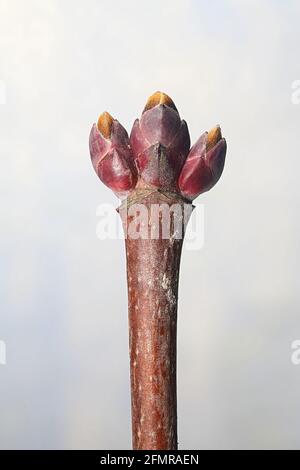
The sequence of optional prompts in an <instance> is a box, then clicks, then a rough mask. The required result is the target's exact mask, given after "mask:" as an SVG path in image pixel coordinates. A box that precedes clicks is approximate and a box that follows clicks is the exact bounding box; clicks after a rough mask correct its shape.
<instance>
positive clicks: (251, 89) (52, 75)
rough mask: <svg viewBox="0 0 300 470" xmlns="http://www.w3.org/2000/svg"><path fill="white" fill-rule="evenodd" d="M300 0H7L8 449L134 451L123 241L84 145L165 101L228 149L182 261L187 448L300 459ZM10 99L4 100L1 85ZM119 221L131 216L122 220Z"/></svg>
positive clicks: (0, 267) (0, 188)
mask: <svg viewBox="0 0 300 470" xmlns="http://www.w3.org/2000/svg"><path fill="white" fill-rule="evenodd" d="M299 15H300V4H299V1H296V0H295V1H293V0H289V1H287V2H280V1H277V0H272V1H271V0H270V1H268V0H263V1H262V0H251V1H250V0H243V1H240V0H239V1H237V0H225V1H222V2H219V1H210V2H206V1H196V0H194V1H192V0H164V1H163V2H161V1H158V0H151V2H150V1H135V0H134V1H133V0H127V1H121V0H119V1H113V2H109V1H108V0H106V1H99V0H97V1H96V0H86V1H84V2H82V1H79V0H72V1H71V0H43V1H41V0H39V1H38V0H36V1H34V0H26V2H25V1H21V0H19V1H17V0H0V80H1V90H2V92H1V93H2V95H3V94H5V96H2V97H1V99H0V156H1V171H0V194H1V199H0V200H1V206H0V208H1V218H0V224H1V227H0V230H1V232H0V233H1V246H0V251H1V253H0V256H1V264H0V339H1V340H2V341H5V343H6V354H7V364H6V365H0V389H1V395H0V416H1V421H0V447H1V448H9V449H16V448H23V449H27V448H28V449H38V448H45V449H48V448H49V449H50V448H63V449H65V448H72V449H76V448H99V449H103V448H107V449H113V448H123V449H124V448H130V445H131V438H130V395H129V361H128V338H127V307H126V306H127V295H126V280H125V258H124V246H123V242H122V241H120V240H105V241H100V240H99V239H98V238H97V237H96V226H97V217H96V209H97V206H98V205H99V204H100V203H112V204H114V205H115V206H116V207H117V205H118V201H117V199H116V198H115V196H114V195H113V194H112V193H111V192H110V191H109V190H108V189H107V188H106V187H105V186H103V185H102V184H101V183H100V181H99V180H98V179H97V177H96V175H95V173H94V171H93V168H92V166H91V163H90V159H89V150H88V135H89V131H90V127H91V125H92V123H93V122H94V121H95V120H96V119H97V117H98V115H99V113H100V112H102V111H104V110H108V111H109V112H110V113H111V114H112V115H113V116H114V117H116V118H117V119H119V120H120V122H121V123H122V124H123V125H124V126H125V127H126V128H127V129H128V130H130V127H131V125H132V123H133V120H134V119H135V118H136V117H137V116H139V114H140V113H141V111H142V109H143V106H144V104H145V101H146V99H147V97H148V96H149V95H150V94H152V93H153V92H154V91H156V90H162V91H165V92H166V93H168V94H169V95H170V96H171V97H172V98H173V99H174V101H175V103H176V105H177V107H178V109H179V111H180V113H181V116H182V118H184V119H186V120H187V122H188V124H189V129H190V133H191V138H192V141H195V139H196V138H197V137H198V136H199V135H200V133H202V132H203V131H204V130H207V129H209V128H210V127H212V126H213V125H215V124H216V123H220V124H221V126H222V131H223V134H224V135H225V137H226V139H227V143H228V153H227V161H226V166H225V170H224V173H223V176H222V178H221V180H220V181H219V183H218V184H217V186H216V187H215V188H214V189H213V190H212V191H211V192H209V193H206V194H204V195H203V196H202V197H200V198H198V200H197V203H202V204H204V208H205V227H204V228H205V242H204V246H203V248H202V249H201V250H199V251H187V250H185V251H184V252H183V258H182V269H181V277H180V292H179V296H180V301H179V324H178V330H179V331H178V333H179V338H178V401H179V403H178V412H179V421H178V424H179V446H180V448H182V449H191V448H196V449H199V448H297V447H299V437H300V436H299V422H300V407H299V387H300V365H299V366H296V365H293V364H292V362H291V354H292V349H291V343H292V341H294V340H296V339H300V320H299V307H300V289H299V254H300V253H299V229H300V222H299V196H300V189H299V181H298V180H299V170H300V155H299V149H300V142H299V124H300V104H298V105H297V104H293V103H292V92H293V90H292V83H293V82H294V81H295V80H297V79H300V65H299V43H300V29H299ZM3 90H4V91H3ZM116 217H118V215H117V214H116Z"/></svg>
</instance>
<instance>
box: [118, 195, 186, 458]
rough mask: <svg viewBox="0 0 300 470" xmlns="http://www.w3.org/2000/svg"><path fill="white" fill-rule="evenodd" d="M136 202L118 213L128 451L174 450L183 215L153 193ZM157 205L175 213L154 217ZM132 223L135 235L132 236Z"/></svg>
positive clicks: (181, 208)
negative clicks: (124, 284)
mask: <svg viewBox="0 0 300 470" xmlns="http://www.w3.org/2000/svg"><path fill="white" fill-rule="evenodd" d="M138 204H139V205H138V209H139V210H138V211H136V210H132V206H130V207H128V206H127V207H126V208H122V207H121V208H120V210H119V213H120V215H121V218H122V221H123V225H124V230H125V234H126V255H127V280H128V310H129V312H128V313H129V348H130V375H131V404H132V441H133V448H134V449H143V450H146V449H147V450H174V449H177V400H176V334H177V298H178V281H179V267H180V258H181V249H182V242H183V236H184V224H185V223H186V222H187V217H186V214H185V215H184V206H185V204H183V201H182V200H180V199H178V198H176V197H173V196H171V197H166V196H165V195H164V194H162V193H161V192H159V191H154V192H153V193H150V194H146V195H142V196H140V197H139V198H138ZM161 204H163V206H164V209H165V208H166V207H167V208H169V209H170V208H171V207H172V206H173V205H174V204H175V205H176V207H177V208H176V214H174V212H172V211H171V213H170V219H167V221H166V220H163V215H162V214H161V213H160V214H159V218H158V219H157V217H156V213H155V215H154V212H155V211H152V209H153V208H155V207H156V209H157V207H158V206H160V205H161ZM141 205H142V206H143V208H144V209H143V210H145V212H144V213H143V218H141V213H140V212H141ZM178 207H179V211H178ZM189 207H190V208H191V205H189ZM180 211H181V215H180ZM137 212H138V213H137ZM190 212H191V211H190ZM145 214H147V220H145ZM188 216H189V214H188ZM137 219H138V220H137ZM157 223H158V227H159V231H158V232H157V231H156V230H157ZM168 223H169V224H170V229H171V230H170V236H169V237H166V236H165V233H163V231H164V228H163V226H164V225H166V224H168ZM132 224H136V225H135V227H138V230H140V234H141V237H139V238H137V237H136V232H135V231H134V230H132ZM180 226H181V230H182V234H181V236H180V233H179V232H180ZM153 229H154V230H153ZM145 230H146V232H147V234H148V237H147V238H146V237H145ZM134 233H135V235H134ZM154 234H156V236H155V238H153V236H154Z"/></svg>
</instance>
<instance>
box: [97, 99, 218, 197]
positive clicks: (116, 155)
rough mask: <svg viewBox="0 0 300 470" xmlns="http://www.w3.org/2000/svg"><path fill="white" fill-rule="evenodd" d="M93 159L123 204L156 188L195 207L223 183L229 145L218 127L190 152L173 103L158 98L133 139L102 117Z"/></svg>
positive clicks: (152, 101)
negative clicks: (139, 191) (200, 198)
mask: <svg viewBox="0 0 300 470" xmlns="http://www.w3.org/2000/svg"><path fill="white" fill-rule="evenodd" d="M90 154H91V158H92V163H93V166H94V168H95V171H96V173H97V175H98V176H99V178H100V179H101V181H102V182H103V183H104V184H106V185H107V186H108V187H109V188H111V189H112V190H113V191H114V192H115V193H116V194H117V195H118V196H119V197H120V198H124V197H127V196H128V195H129V193H130V192H131V191H132V190H133V189H134V188H158V189H160V190H163V191H170V192H175V193H178V194H180V195H181V196H182V197H184V198H185V199H188V200H190V201H192V200H193V199H195V198H196V197H197V196H199V194H201V193H203V192H205V191H208V190H209V189H211V188H212V187H213V186H214V185H215V184H216V182H217V181H218V179H219V178H220V176H221V174H222V171H223V168H224V162H225V155H226V141H225V139H224V138H223V137H222V134H221V129H220V127H219V126H216V127H214V128H213V129H212V130H211V131H209V132H205V133H204V134H202V135H201V136H200V138H199V139H198V140H197V141H196V143H195V144H194V145H193V146H192V147H191V148H190V136H189V131H188V127H187V124H186V122H185V121H184V120H181V118H180V115H179V113H178V111H177V108H176V106H175V104H174V103H173V101H172V100H171V98H170V97H169V96H167V95H166V94H165V93H161V92H156V93H154V94H153V95H152V96H151V97H150V98H149V99H148V101H147V103H146V106H145V108H144V111H143V113H142V116H141V118H140V119H136V121H135V122H134V124H133V127H132V130H131V134H130V137H129V136H128V134H127V132H126V130H125V129H124V127H123V126H122V125H121V124H120V123H119V122H118V121H117V120H116V119H114V118H113V117H112V116H111V115H110V114H109V113H107V112H105V113H103V114H101V116H100V117H99V119H98V123H97V124H94V125H93V127H92V130H91V133H90Z"/></svg>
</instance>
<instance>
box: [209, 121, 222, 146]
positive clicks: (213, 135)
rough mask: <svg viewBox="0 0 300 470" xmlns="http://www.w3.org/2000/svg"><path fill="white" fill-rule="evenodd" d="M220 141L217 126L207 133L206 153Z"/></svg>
mask: <svg viewBox="0 0 300 470" xmlns="http://www.w3.org/2000/svg"><path fill="white" fill-rule="evenodd" d="M221 139H222V132H221V128H220V126H219V125H217V126H215V127H213V128H212V129H211V130H210V131H209V132H208V133H207V140H206V151H207V152H208V151H209V150H211V149H212V148H213V147H214V146H215V145H216V144H217V143H218V142H219V140H221Z"/></svg>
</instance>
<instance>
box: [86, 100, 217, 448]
mask: <svg viewBox="0 0 300 470" xmlns="http://www.w3.org/2000/svg"><path fill="white" fill-rule="evenodd" d="M189 147H190V139H189V133H188V129H187V125H186V123H185V121H181V119H180V117H179V114H178V111H177V109H176V107H175V105H174V103H173V101H172V100H171V99H170V98H169V97H168V96H167V95H165V94H163V93H160V92H157V93H155V94H154V95H152V96H151V97H150V98H149V100H148V102H147V104H146V107H145V109H144V112H143V115H142V117H141V119H140V120H136V121H135V123H134V125H133V128H132V132H131V136H130V139H129V138H128V135H127V133H126V131H125V129H124V128H123V127H122V126H121V125H120V124H119V122H118V121H116V120H115V119H113V118H112V117H111V116H110V115H109V114H108V113H103V114H102V115H101V116H100V118H99V121H98V124H97V125H94V127H93V129H92V131H91V136H90V150H91V157H92V162H93V165H94V168H95V170H96V172H97V174H98V176H99V177H100V178H101V180H102V181H103V182H104V183H105V184H106V185H107V186H109V187H110V188H111V189H112V190H113V191H114V192H115V193H116V194H117V195H118V196H119V197H121V198H124V201H123V203H122V205H121V206H120V208H119V213H120V216H121V218H122V222H123V226H124V232H125V235H126V255H127V280H128V300H129V336H130V368H131V401H132V436H133V448H134V449H149V450H151V449H153V450H159V449H163V450H169V449H171V450H172V449H177V407H176V325H177V294H178V280H179V266H180V257H181V249H182V242H183V237H184V231H185V227H186V223H187V221H188V218H189V215H190V213H191V209H192V204H191V202H192V200H193V199H194V198H195V197H197V196H198V195H199V194H200V193H202V192H204V191H208V190H209V189H210V188H211V187H212V186H213V185H214V184H215V183H216V182H217V180H218V179H219V178H220V176H221V173H222V171H223V167H224V160H225V154H226V142H225V139H223V138H222V135H221V131H220V128H219V127H218V126H217V127H215V128H213V129H212V130H211V131H210V132H209V133H207V132H206V133H204V134H203V135H202V136H201V137H200V138H199V139H198V141H197V142H196V143H195V145H194V146H193V147H192V148H191V149H189Z"/></svg>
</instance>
